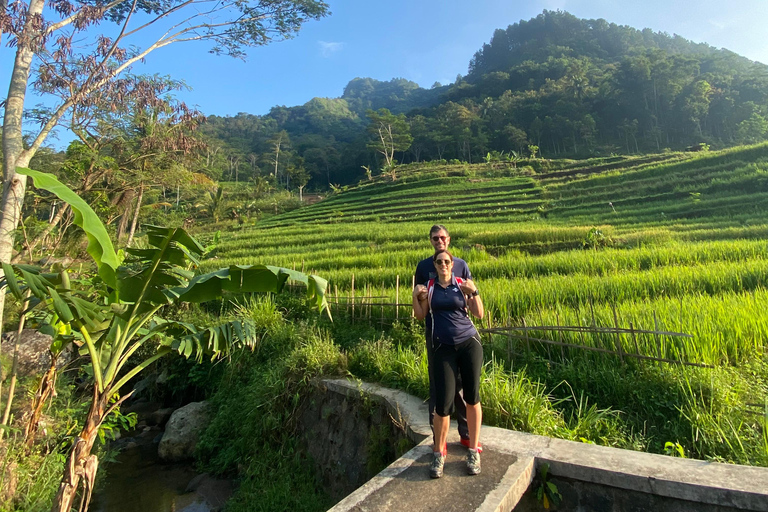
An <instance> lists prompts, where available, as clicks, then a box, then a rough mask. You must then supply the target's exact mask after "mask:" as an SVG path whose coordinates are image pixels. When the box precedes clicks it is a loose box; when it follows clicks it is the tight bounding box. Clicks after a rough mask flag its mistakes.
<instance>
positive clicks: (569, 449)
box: [322, 379, 768, 512]
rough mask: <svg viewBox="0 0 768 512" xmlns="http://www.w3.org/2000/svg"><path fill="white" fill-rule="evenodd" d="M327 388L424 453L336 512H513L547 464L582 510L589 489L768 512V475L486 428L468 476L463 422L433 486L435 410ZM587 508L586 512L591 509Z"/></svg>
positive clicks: (622, 497)
mask: <svg viewBox="0 0 768 512" xmlns="http://www.w3.org/2000/svg"><path fill="white" fill-rule="evenodd" d="M322 385H324V386H326V387H327V388H328V390H329V391H334V392H338V393H341V394H345V395H347V396H349V395H353V394H360V393H362V394H365V395H367V396H369V397H371V398H374V399H376V400H378V401H380V402H381V403H382V404H383V405H385V406H386V407H387V409H388V411H389V414H390V416H391V417H392V420H393V421H394V422H396V423H397V424H398V425H400V426H401V427H402V428H403V430H404V431H405V432H406V433H407V434H408V436H409V437H410V438H411V439H412V440H413V441H414V442H416V443H419V444H418V446H416V447H415V448H413V449H412V450H410V451H409V452H408V453H406V454H405V455H404V456H403V457H401V458H400V459H398V460H397V461H395V462H394V463H392V465H390V466H389V467H388V468H386V469H385V470H384V471H382V472H381V473H379V474H378V475H376V476H375V477H374V478H373V479H371V480H369V481H368V482H367V483H366V484H365V485H363V486H362V487H360V488H359V489H357V490H356V491H355V492H353V493H352V494H350V495H349V496H347V497H346V498H345V499H343V500H342V501H341V502H339V503H338V504H337V505H336V506H335V507H333V508H332V509H331V511H332V512H347V511H354V512H363V511H365V512H373V511H377V512H388V511H393V512H394V511H398V512H400V511H405V512H421V511H427V510H430V511H434V510H441V511H454V510H455V511H478V512H496V511H499V512H502V511H503V512H510V511H512V510H513V509H514V508H515V506H516V505H517V504H518V502H519V500H520V498H521V497H522V496H523V494H524V493H525V491H526V490H527V489H528V487H529V486H530V484H531V482H532V480H533V477H534V474H535V469H536V467H537V466H539V465H541V464H544V463H546V464H549V466H550V469H551V474H552V475H553V478H559V479H561V481H562V485H563V488H566V487H567V488H568V489H569V490H570V491H571V492H572V494H571V496H568V499H569V500H570V501H571V503H572V504H576V503H577V502H582V499H583V498H584V495H585V494H584V491H579V489H580V488H582V489H586V493H591V494H593V495H594V493H598V494H599V496H600V499H601V500H603V501H610V502H613V503H618V502H619V501H624V502H630V503H632V504H633V508H632V509H633V510H654V511H655V510H697V511H698V510H707V511H710V510H712V511H718V512H719V511H726V510H753V511H762V512H768V468H760V467H750V466H739V465H735V464H720V463H715V462H706V461H701V460H692V459H679V458H673V457H668V456H664V455H656V454H650V453H644V452H635V451H630V450H621V449H618V448H610V447H606V446H597V445H592V444H585V443H576V442H572V441H565V440H562V439H553V438H548V437H543V436H536V435H532V434H525V433H522V432H515V431H511V430H505V429H500V428H494V427H486V426H483V428H482V431H481V435H480V439H481V441H482V443H483V453H482V455H481V461H482V468H483V470H482V473H481V474H480V475H477V476H469V475H467V474H466V470H465V462H464V458H465V457H466V453H467V452H466V448H464V447H463V446H461V445H460V444H459V442H458V441H459V438H458V434H457V432H456V425H455V422H454V423H452V425H451V430H450V434H449V439H448V441H449V446H448V459H447V461H446V466H445V474H444V476H443V478H440V479H435V480H433V479H430V478H429V469H428V468H429V464H430V462H431V458H432V453H431V452H432V446H431V441H432V440H431V430H430V428H429V424H428V420H427V407H426V404H424V403H423V402H422V401H421V400H419V399H418V398H416V397H413V396H411V395H408V394H407V393H403V392H402V391H396V390H392V389H387V388H383V387H381V386H377V385H373V384H367V383H361V382H355V381H349V380H343V379H341V380H324V381H322ZM579 492H582V494H581V495H579V494H578V493H579ZM585 505H586V507H587V508H583V509H580V510H591V509H592V508H590V506H589V504H588V503H587V504H585ZM659 507H661V508H659ZM601 509H602V507H601ZM611 509H612V508H611V507H609V508H606V509H605V510H611ZM617 510H618V509H617Z"/></svg>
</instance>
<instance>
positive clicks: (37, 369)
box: [0, 329, 73, 375]
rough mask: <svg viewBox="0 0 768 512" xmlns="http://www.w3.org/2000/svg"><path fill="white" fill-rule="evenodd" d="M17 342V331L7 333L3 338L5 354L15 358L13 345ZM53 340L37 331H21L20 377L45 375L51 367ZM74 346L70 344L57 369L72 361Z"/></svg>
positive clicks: (61, 356)
mask: <svg viewBox="0 0 768 512" xmlns="http://www.w3.org/2000/svg"><path fill="white" fill-rule="evenodd" d="M14 340H16V331H15V330H14V331H12V332H5V333H3V337H2V346H0V350H2V352H3V354H5V355H8V356H11V357H12V356H13V345H14ZM51 341H52V338H51V337H50V336H49V335H47V334H43V333H41V332H40V331H38V330H36V329H24V330H22V331H21V342H20V343H19V375H30V374H35V373H45V372H47V371H48V368H49V367H50V366H51V354H50V352H48V349H49V348H50V346H51ZM72 353H73V350H72V345H71V344H70V345H69V346H68V347H67V348H66V349H65V350H64V351H63V352H62V353H61V355H59V357H58V359H57V360H56V367H57V368H59V369H61V368H62V367H63V366H65V365H67V364H69V363H70V362H71V361H72Z"/></svg>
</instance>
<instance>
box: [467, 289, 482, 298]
mask: <svg viewBox="0 0 768 512" xmlns="http://www.w3.org/2000/svg"><path fill="white" fill-rule="evenodd" d="M478 295H480V291H479V290H475V291H473V292H472V293H470V294H469V296H470V297H477V296H478Z"/></svg>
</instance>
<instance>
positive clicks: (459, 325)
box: [431, 279, 477, 347]
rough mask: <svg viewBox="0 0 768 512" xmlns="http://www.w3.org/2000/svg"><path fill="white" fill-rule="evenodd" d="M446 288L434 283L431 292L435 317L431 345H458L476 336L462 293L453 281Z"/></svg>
mask: <svg viewBox="0 0 768 512" xmlns="http://www.w3.org/2000/svg"><path fill="white" fill-rule="evenodd" d="M451 281H452V282H451V284H449V285H448V286H447V287H446V288H443V287H442V286H441V285H440V283H438V282H437V281H435V287H434V290H433V291H432V302H431V304H432V313H433V314H434V316H435V323H434V330H433V333H432V334H433V336H432V344H433V345H434V346H435V347H436V346H437V345H438V344H439V343H443V344H445V345H458V344H459V343H463V342H465V341H467V340H468V339H469V338H471V337H472V336H475V335H476V334H477V329H475V326H474V325H473V324H472V321H471V320H470V319H469V316H468V313H467V310H466V306H467V302H466V300H465V299H464V293H463V292H462V291H461V289H460V288H459V286H458V284H457V283H456V280H455V279H452V280H451Z"/></svg>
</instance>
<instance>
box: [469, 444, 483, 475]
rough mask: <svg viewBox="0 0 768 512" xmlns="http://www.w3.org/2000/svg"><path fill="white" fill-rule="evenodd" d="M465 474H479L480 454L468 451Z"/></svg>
mask: <svg viewBox="0 0 768 512" xmlns="http://www.w3.org/2000/svg"><path fill="white" fill-rule="evenodd" d="M467 473H469V474H470V475H479V474H480V452H479V451H475V450H469V453H467Z"/></svg>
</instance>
